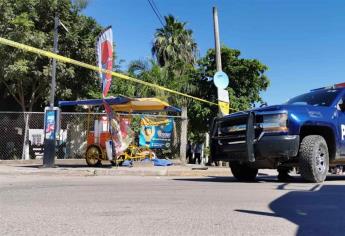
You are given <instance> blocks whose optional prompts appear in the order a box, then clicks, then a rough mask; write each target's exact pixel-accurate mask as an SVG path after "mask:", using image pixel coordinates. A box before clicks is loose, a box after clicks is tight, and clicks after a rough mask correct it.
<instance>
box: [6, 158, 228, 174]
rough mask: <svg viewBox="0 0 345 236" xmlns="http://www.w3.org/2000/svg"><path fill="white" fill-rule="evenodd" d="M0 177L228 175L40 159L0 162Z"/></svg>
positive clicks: (194, 168)
mask: <svg viewBox="0 0 345 236" xmlns="http://www.w3.org/2000/svg"><path fill="white" fill-rule="evenodd" d="M0 175H45V176H47V175H49V176H52V175H61V176H121V175H122V176H123V175H126V176H230V170H229V168H228V167H203V166H199V165H186V166H182V165H180V164H179V163H178V162H177V163H175V165H173V166H167V167H158V166H152V165H151V164H147V163H146V164H140V163H135V164H134V166H133V167H115V166H111V165H110V164H109V163H106V162H105V163H104V164H103V166H102V167H97V168H96V167H88V166H87V165H86V164H85V160H57V161H56V167H55V168H42V160H28V161H22V160H16V161H0Z"/></svg>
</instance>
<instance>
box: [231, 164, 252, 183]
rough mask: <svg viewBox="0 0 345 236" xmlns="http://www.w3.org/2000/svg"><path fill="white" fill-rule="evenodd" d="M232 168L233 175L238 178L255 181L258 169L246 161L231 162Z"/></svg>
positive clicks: (244, 180) (239, 179)
mask: <svg viewBox="0 0 345 236" xmlns="http://www.w3.org/2000/svg"><path fill="white" fill-rule="evenodd" d="M230 169H231V172H232V175H233V176H234V177H235V178H236V179H237V180H238V181H243V182H253V181H255V178H256V175H257V174H258V169H257V168H253V167H251V166H249V165H248V164H246V163H239V162H237V161H236V162H230Z"/></svg>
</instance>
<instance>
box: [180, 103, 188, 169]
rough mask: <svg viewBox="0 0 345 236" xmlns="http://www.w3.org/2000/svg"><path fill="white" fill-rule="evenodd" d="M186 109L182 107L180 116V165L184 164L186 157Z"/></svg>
mask: <svg viewBox="0 0 345 236" xmlns="http://www.w3.org/2000/svg"><path fill="white" fill-rule="evenodd" d="M187 111H188V110H187V107H186V106H184V107H182V114H181V119H182V123H181V145H180V156H181V162H182V165H185V164H186V155H187V129H188V115H187Z"/></svg>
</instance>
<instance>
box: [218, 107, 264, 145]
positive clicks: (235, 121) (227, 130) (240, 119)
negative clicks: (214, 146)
mask: <svg viewBox="0 0 345 236" xmlns="http://www.w3.org/2000/svg"><path fill="white" fill-rule="evenodd" d="M248 116H249V114H248V113H245V114H243V115H240V116H236V117H230V118H224V119H221V120H219V121H218V124H217V127H218V128H217V133H215V135H216V136H217V139H219V140H222V141H221V142H227V143H229V144H231V143H233V144H235V143H244V142H246V132H247V125H248V124H247V123H248ZM261 119H262V117H261V116H257V117H255V118H254V121H255V122H254V123H253V124H252V125H253V126H252V127H253V128H254V139H257V138H258V137H259V136H260V134H261V132H262V129H261V128H260V127H258V126H256V125H255V124H256V123H259V122H260V120H261Z"/></svg>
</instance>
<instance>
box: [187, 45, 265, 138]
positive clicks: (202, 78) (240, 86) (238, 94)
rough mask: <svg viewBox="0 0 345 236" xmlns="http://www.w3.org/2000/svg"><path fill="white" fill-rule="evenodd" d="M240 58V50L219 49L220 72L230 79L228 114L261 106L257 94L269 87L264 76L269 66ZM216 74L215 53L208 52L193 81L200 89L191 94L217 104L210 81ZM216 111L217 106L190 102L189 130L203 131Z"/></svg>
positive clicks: (215, 92) (206, 128)
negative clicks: (257, 104) (255, 105)
mask: <svg viewBox="0 0 345 236" xmlns="http://www.w3.org/2000/svg"><path fill="white" fill-rule="evenodd" d="M240 55H241V53H240V51H239V50H236V49H231V48H229V47H226V46H223V47H222V48H221V58H222V69H223V71H224V72H225V73H226V74H227V75H228V76H229V86H228V88H227V90H228V92H229V97H230V109H231V110H230V112H235V111H240V110H247V109H249V108H251V107H252V106H253V105H254V104H255V103H262V102H263V100H262V98H261V97H260V92H262V91H265V90H266V89H267V87H268V86H269V80H268V78H267V76H266V75H265V72H266V71H267V69H268V67H267V66H266V65H264V64H262V63H261V62H260V61H258V60H256V59H245V58H241V57H240ZM215 72H216V60H215V51H214V49H209V50H208V51H207V53H206V55H205V56H204V57H203V58H201V59H200V60H199V61H198V72H197V73H196V76H195V80H194V82H195V83H196V84H198V88H199V89H198V90H197V91H196V93H195V94H194V95H196V96H199V97H202V98H204V99H205V100H208V101H211V102H214V103H217V88H216V87H215V86H214V84H213V81H212V77H213V75H214V74H215ZM217 112H218V108H217V107H216V106H210V105H207V104H201V103H199V102H194V103H192V104H191V106H190V109H189V118H190V120H191V122H190V126H191V130H193V131H194V132H195V131H198V132H199V131H201V133H202V132H206V131H207V130H208V127H209V125H210V124H211V122H212V119H213V118H214V117H216V116H217Z"/></svg>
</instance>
